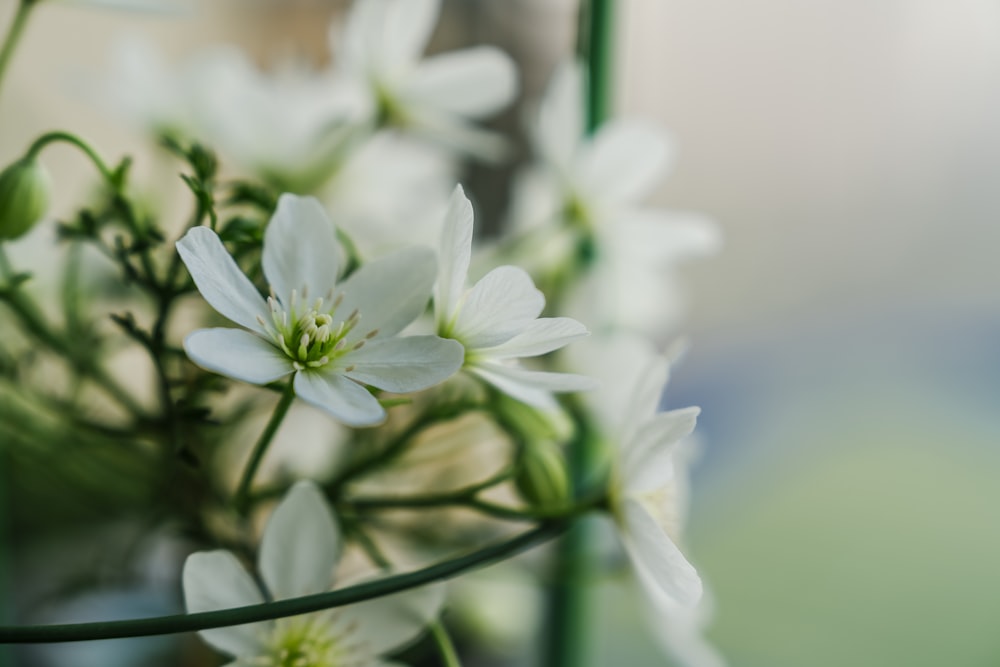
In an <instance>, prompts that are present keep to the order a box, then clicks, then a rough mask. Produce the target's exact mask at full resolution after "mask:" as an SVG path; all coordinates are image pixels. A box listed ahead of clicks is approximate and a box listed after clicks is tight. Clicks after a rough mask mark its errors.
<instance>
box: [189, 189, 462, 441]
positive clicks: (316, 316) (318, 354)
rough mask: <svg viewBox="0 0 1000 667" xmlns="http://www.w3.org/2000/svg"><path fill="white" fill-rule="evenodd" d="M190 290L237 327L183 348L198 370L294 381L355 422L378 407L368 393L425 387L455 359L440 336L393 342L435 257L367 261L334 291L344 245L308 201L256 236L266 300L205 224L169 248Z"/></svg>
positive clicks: (281, 209) (281, 210)
mask: <svg viewBox="0 0 1000 667" xmlns="http://www.w3.org/2000/svg"><path fill="white" fill-rule="evenodd" d="M177 250H178V252H179V253H180V255H181V258H182V259H183V260H184V263H185V264H186V265H187V267H188V271H190V273H191V277H192V278H193V279H194V282H195V285H196V286H197V287H198V289H199V291H200V292H201V294H202V296H203V297H204V298H205V300H206V301H208V303H209V305H211V306H212V307H213V308H215V310H217V311H218V312H219V313H220V314H222V315H224V316H225V317H227V318H228V319H230V320H232V321H233V322H235V323H236V324H239V325H241V326H243V327H245V328H246V329H249V331H245V330H242V329H226V328H214V329H202V330H200V331H195V332H194V333H192V334H190V335H188V337H187V338H186V339H185V340H184V349H185V350H186V351H187V353H188V356H189V357H190V358H191V359H192V360H193V361H194V362H195V363H196V364H198V365H199V366H201V367H202V368H205V369H207V370H210V371H214V372H217V373H221V374H222V375H226V376H228V377H231V378H234V379H237V380H242V381H244V382H250V383H253V384H267V383H270V382H274V381H276V380H279V379H281V378H283V377H286V376H288V375H290V374H294V380H293V382H294V389H295V394H296V395H297V396H298V397H299V398H302V399H303V400H305V401H307V402H309V403H311V404H313V405H315V406H317V407H319V408H322V409H323V410H326V411H327V412H328V413H330V414H331V415H333V416H334V417H335V418H337V419H338V420H340V421H342V422H343V423H345V424H348V425H352V426H366V425H371V424H376V423H378V422H380V421H382V420H383V419H384V418H385V410H384V409H383V408H382V406H381V405H380V404H379V402H378V400H376V398H375V397H374V396H372V394H371V393H370V392H369V391H368V389H367V388H366V387H365V386H364V385H370V386H372V387H376V388H378V389H383V390H385V391H391V392H410V391H417V390H420V389H425V388H427V387H429V386H431V385H434V384H437V383H438V382H441V381H442V380H444V379H446V378H447V377H449V376H450V375H452V374H453V373H454V372H455V371H456V370H458V368H459V367H460V366H461V363H462V348H461V345H459V344H457V343H455V342H454V341H448V340H443V339H441V338H438V337H436V336H409V337H397V336H396V334H397V333H399V332H400V331H401V330H402V329H403V328H404V327H405V326H406V325H408V324H409V323H410V322H412V321H413V320H414V319H415V318H416V317H417V316H418V315H419V314H420V313H421V312H422V311H423V309H424V307H425V305H426V304H427V301H428V298H429V296H430V292H431V287H432V285H433V282H434V274H435V262H434V255H433V253H432V252H430V251H429V250H427V249H423V248H409V249H404V250H401V251H398V252H395V253H392V254H390V255H387V256H384V257H381V258H379V259H376V260H374V261H372V262H368V263H366V264H364V265H363V266H362V267H361V268H359V269H358V270H357V271H355V272H354V273H353V274H351V275H350V276H349V277H348V278H347V279H346V280H344V281H342V282H339V283H338V268H339V264H340V248H339V246H338V244H337V241H336V237H335V233H334V228H333V224H332V223H331V222H330V220H329V219H328V218H327V217H326V214H325V212H324V211H323V209H322V207H321V206H320V205H319V202H317V201H316V200H315V199H313V198H311V197H296V196H294V195H288V194H286V195H282V197H281V198H280V200H279V202H278V207H277V210H276V211H275V213H274V217H273V218H272V219H271V222H270V224H269V225H268V227H267V231H266V233H265V236H264V251H263V261H262V264H263V269H264V276H265V277H266V278H267V280H268V282H269V283H270V285H271V292H272V293H271V296H270V297H269V298H268V299H267V300H265V299H264V298H263V297H262V296H261V295H260V293H259V292H258V291H257V289H256V287H254V285H253V284H252V283H251V282H250V280H249V279H248V278H247V277H246V276H245V275H244V274H243V273H242V271H240V268H239V267H238V266H237V264H236V262H235V260H233V258H232V257H231V256H230V255H229V253H228V252H227V251H226V249H225V247H224V246H223V244H222V241H221V240H220V239H219V237H218V236H217V235H216V234H215V232H213V231H212V230H210V229H208V228H206V227H195V228H194V229H191V230H190V231H189V232H188V233H187V234H186V235H185V236H184V238H182V239H181V240H180V241H178V243H177Z"/></svg>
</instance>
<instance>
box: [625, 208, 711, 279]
mask: <svg viewBox="0 0 1000 667" xmlns="http://www.w3.org/2000/svg"><path fill="white" fill-rule="evenodd" d="M606 236H609V237H612V239H611V240H612V245H613V246H614V251H615V252H617V253H620V255H622V256H620V257H618V258H616V259H617V261H620V262H631V261H640V262H651V263H655V264H656V265H657V266H658V267H659V268H661V269H663V268H669V265H672V264H675V263H677V262H679V261H682V260H686V259H691V258H698V257H706V256H708V255H712V254H715V253H717V252H718V251H719V249H720V248H721V247H722V231H721V230H720V229H719V226H718V225H717V224H716V223H715V221H713V220H711V219H709V218H707V217H705V216H703V215H700V214H697V213H675V212H668V211H662V210H659V209H634V210H628V211H623V212H622V213H621V214H620V216H619V219H618V220H617V221H616V222H615V223H614V225H613V231H612V230H609V233H608V234H607V235H606ZM606 245H607V244H606Z"/></svg>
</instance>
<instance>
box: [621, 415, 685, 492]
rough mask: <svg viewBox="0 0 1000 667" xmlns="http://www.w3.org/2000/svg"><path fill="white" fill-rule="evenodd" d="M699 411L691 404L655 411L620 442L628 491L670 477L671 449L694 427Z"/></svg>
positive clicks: (640, 489) (649, 487) (644, 488)
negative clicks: (628, 438) (681, 407)
mask: <svg viewBox="0 0 1000 667" xmlns="http://www.w3.org/2000/svg"><path fill="white" fill-rule="evenodd" d="M699 412H701V410H700V409H699V408H694V407H692V408H684V409H682V410H671V411H670V412H663V413H661V414H658V415H655V416H654V417H652V418H651V419H649V420H647V421H646V422H645V423H643V424H642V425H641V426H640V427H639V429H638V430H637V432H636V434H635V436H634V437H633V438H632V439H631V440H630V441H629V442H627V443H624V445H623V451H622V453H621V456H622V476H623V478H624V480H625V488H626V489H627V490H628V491H629V492H631V493H642V492H645V491H649V490H652V489H655V488H657V487H659V486H662V485H663V484H664V483H666V482H668V481H669V480H670V478H671V477H672V476H673V461H672V457H673V454H674V449H675V447H676V446H677V443H679V442H680V441H681V439H682V438H685V437H687V436H689V435H691V432H692V431H694V427H695V422H696V421H697V419H698V413H699Z"/></svg>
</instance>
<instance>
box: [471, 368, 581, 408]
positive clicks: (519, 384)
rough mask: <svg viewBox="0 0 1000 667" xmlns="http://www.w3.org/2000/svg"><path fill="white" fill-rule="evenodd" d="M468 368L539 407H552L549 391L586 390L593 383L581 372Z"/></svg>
mask: <svg viewBox="0 0 1000 667" xmlns="http://www.w3.org/2000/svg"><path fill="white" fill-rule="evenodd" d="M469 370H470V371H471V372H473V373H475V374H476V375H478V376H479V377H481V378H483V379H484V380H486V381H487V382H489V383H490V384H492V385H493V386H494V387H496V388H497V389H499V390H500V391H502V392H504V393H505V394H507V395H509V396H513V397H514V398H516V399H518V400H519V401H523V402H524V403H528V404H529V405H534V406H535V407H539V408H551V407H554V402H553V400H552V396H551V392H564V391H586V390H589V389H593V388H594V386H595V384H594V381H593V380H592V379H591V378H588V377H584V376H582V375H573V374H571V373H547V372H544V371H530V370H526V369H524V368H517V367H514V366H504V365H501V364H491V363H477V364H475V365H473V366H472V367H471V368H470V369H469Z"/></svg>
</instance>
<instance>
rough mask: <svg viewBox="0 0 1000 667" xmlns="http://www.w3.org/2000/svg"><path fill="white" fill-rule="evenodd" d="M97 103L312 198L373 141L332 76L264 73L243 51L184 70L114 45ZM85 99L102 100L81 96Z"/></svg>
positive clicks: (148, 50) (129, 43)
mask: <svg viewBox="0 0 1000 667" xmlns="http://www.w3.org/2000/svg"><path fill="white" fill-rule="evenodd" d="M96 89H97V90H98V93H97V95H96V97H97V98H98V99H99V100H100V101H101V103H103V104H105V105H107V106H108V107H110V111H111V112H112V113H115V114H116V115H118V116H120V117H122V118H125V119H126V120H127V121H129V122H130V123H132V124H133V125H136V126H137V127H138V128H139V129H141V130H143V131H145V132H148V133H150V134H153V135H161V134H167V135H179V136H181V137H184V138H193V139H197V140H199V141H202V142H205V143H207V144H208V145H210V146H211V147H213V148H217V149H218V150H220V151H221V152H222V153H223V154H224V155H226V156H228V157H229V158H231V159H232V160H234V161H235V162H236V163H238V164H239V165H240V166H241V167H243V168H244V169H246V170H248V171H251V172H252V173H254V174H256V175H257V176H259V177H261V178H263V179H265V180H267V181H268V182H270V183H272V184H275V185H277V186H279V187H280V188H283V189H288V190H295V191H297V192H300V193H305V192H313V191H315V190H316V189H317V188H318V187H319V186H321V185H322V184H323V183H324V182H325V181H327V180H328V179H329V178H330V176H331V175H332V174H333V173H334V172H335V171H336V169H337V168H338V166H339V165H340V163H341V161H342V160H343V156H344V155H345V154H346V153H348V152H349V151H350V150H352V149H353V148H354V144H355V142H356V141H357V140H359V138H362V137H364V136H366V135H367V134H368V133H369V132H370V124H369V123H368V120H367V119H368V117H369V116H370V110H369V108H368V106H367V105H368V101H367V99H366V98H365V97H364V96H362V95H360V94H359V93H358V91H357V90H356V89H355V88H354V87H353V86H348V85H342V84H341V83H340V80H339V79H338V78H337V77H336V76H335V75H334V73H333V72H332V71H317V70H312V69H309V68H306V67H304V66H302V65H300V64H298V63H291V62H290V63H285V64H283V66H280V67H278V68H276V69H275V70H274V71H272V72H264V71H261V70H260V69H259V68H258V67H257V66H256V65H254V63H253V62H251V60H250V58H249V57H248V56H247V55H246V53H244V52H243V51H241V50H240V49H238V48H236V47H231V46H217V47H214V48H212V49H208V50H206V51H202V52H199V53H196V54H194V55H193V56H191V57H190V58H188V59H187V61H186V62H184V63H183V64H181V65H179V66H177V65H172V64H169V63H167V62H166V61H165V60H164V58H163V55H162V53H160V52H159V51H158V50H157V49H156V48H155V47H154V46H152V45H151V44H150V43H149V42H148V41H147V40H141V39H138V38H134V37H123V38H120V39H119V40H117V41H116V42H115V44H114V45H113V53H112V59H111V63H110V74H109V75H108V76H107V77H105V78H103V79H101V80H100V81H99V82H98V84H97V86H96ZM82 92H83V94H88V95H90V96H91V97H95V95H94V93H93V92H89V91H88V90H86V89H83V91H82Z"/></svg>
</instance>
